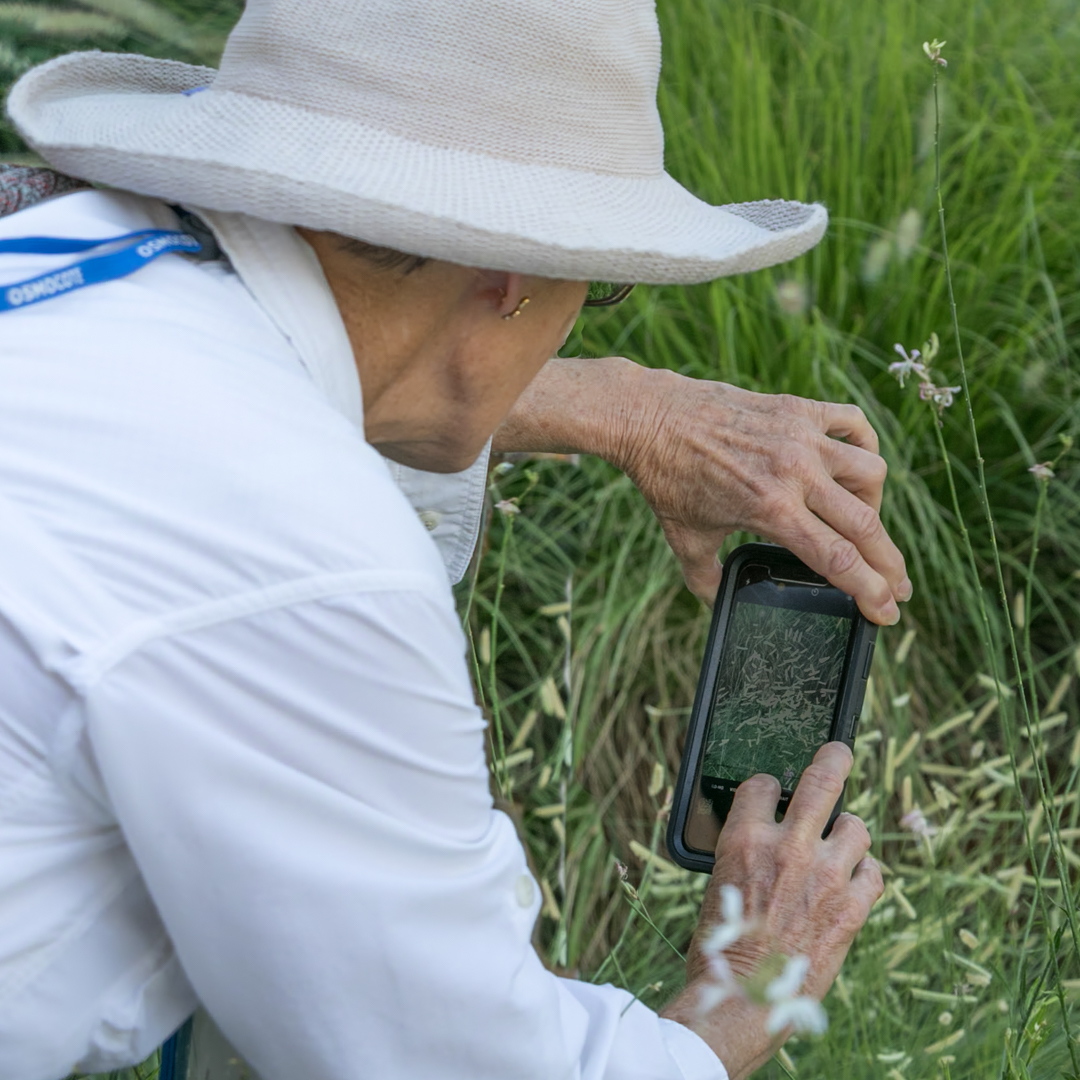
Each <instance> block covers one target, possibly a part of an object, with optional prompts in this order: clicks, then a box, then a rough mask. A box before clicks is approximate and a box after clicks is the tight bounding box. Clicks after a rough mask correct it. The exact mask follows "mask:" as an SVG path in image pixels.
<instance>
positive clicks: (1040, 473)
mask: <svg viewBox="0 0 1080 1080" xmlns="http://www.w3.org/2000/svg"><path fill="white" fill-rule="evenodd" d="M1028 472H1029V473H1031V475H1032V476H1034V477H1035V478H1036V479H1037V480H1053V479H1054V470H1053V469H1052V468H1051V467H1050V462H1049V461H1044V462H1043V463H1042V464H1041V465H1032V466H1031V468H1030V469H1028Z"/></svg>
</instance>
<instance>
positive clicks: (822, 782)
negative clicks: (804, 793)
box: [799, 761, 844, 802]
mask: <svg viewBox="0 0 1080 1080" xmlns="http://www.w3.org/2000/svg"><path fill="white" fill-rule="evenodd" d="M803 785H806V786H808V787H809V788H810V789H811V790H812V791H820V792H821V793H822V794H823V795H830V796H832V799H833V801H834V802H835V801H836V800H837V799H839V798H840V792H842V791H843V790H844V780H843V777H841V776H840V774H839V773H837V772H836V770H835V769H830V768H829V767H828V766H827V765H822V764H821V763H820V762H817V761H814V762H811V763H810V764H809V765H807V767H806V768H805V769H804V770H803V774H802V777H801V778H800V780H799V786H800V787H802V786H803Z"/></svg>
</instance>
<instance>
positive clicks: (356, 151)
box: [8, 53, 828, 284]
mask: <svg viewBox="0 0 1080 1080" xmlns="http://www.w3.org/2000/svg"><path fill="white" fill-rule="evenodd" d="M215 75H216V72H215V71H214V70H213V69H212V68H202V67H193V66H191V65H187V64H180V63H176V62H175V61H169V60H153V59H149V58H147V57H142V56H130V55H119V54H110V53H75V54H70V55H68V56H62V57H59V58H57V59H56V60H52V61H50V62H48V63H47V64H43V65H42V66H41V67H38V68H35V69H33V70H32V71H30V72H28V73H27V74H26V75H24V76H23V77H22V79H20V80H19V82H18V83H16V85H15V87H14V88H13V89H12V91H11V94H10V96H9V98H8V113H9V115H10V116H11V119H12V120H13V121H14V123H15V125H16V127H17V128H18V129H19V131H20V132H21V133H22V135H23V136H24V138H25V139H26V140H27V142H28V143H29V144H30V145H31V146H32V147H33V148H34V149H35V150H36V151H37V152H38V153H40V154H41V156H42V157H43V158H45V160H46V161H48V162H49V163H50V164H51V165H52V166H53V167H54V168H56V169H59V170H60V171H62V172H65V173H67V174H69V175H72V176H77V177H81V178H83V179H86V180H91V181H93V182H95V183H102V184H107V185H110V186H113V187H117V188H121V189H123V190H126V191H133V192H138V193H140V194H144V195H152V196H155V197H158V198H162V199H167V200H169V201H170V202H178V203H183V204H185V205H188V206H194V207H205V208H207V209H213V210H225V211H236V212H242V213H245V214H250V215H252V216H254V217H259V218H263V219H266V220H269V221H276V222H281V223H284V224H290V225H303V226H306V227H308V228H311V229H325V230H329V231H333V232H337V233H340V234H342V235H345V236H352V237H356V238H359V239H363V240H366V241H367V242H369V243H372V244H378V245H383V246H387V247H393V248H396V249H398V250H401V251H407V252H410V253H414V254H417V255H425V256H429V257H432V258H438V259H445V260H448V261H451V262H456V263H462V264H465V265H469V266H483V267H487V268H491V269H499V270H514V271H518V272H521V273H529V274H538V275H542V276H545V277H555V278H565V279H572V280H582V281H584V280H599V281H636V282H645V283H652V284H691V283H693V282H699V281H709V280H711V279H713V278H717V277H725V276H728V275H731V274H741V273H746V272H748V271H752V270H759V269H762V268H763V267H767V266H774V265H776V264H777V263H781V262H786V261H787V260H789V259H793V258H795V257H797V256H799V255H801V254H803V253H804V252H805V251H807V250H809V249H810V248H812V247H813V246H814V245H815V244H816V243H817V242H818V241H819V240H820V239H821V237H822V236H823V235H824V232H825V228H826V226H827V224H828V213H827V211H826V210H825V208H824V207H823V206H820V205H817V204H804V203H798V202H788V201H782V200H766V201H761V202H754V203H739V204H731V205H727V206H710V205H709V204H708V203H705V202H702V201H701V200H700V199H698V198H696V197H695V196H693V195H691V194H690V192H688V191H687V190H686V189H685V188H684V187H682V186H681V185H680V184H679V183H677V182H676V181H675V180H673V179H672V178H671V177H670V176H669V175H668V174H667V173H665V172H660V173H658V174H656V175H651V176H634V177H626V176H614V175H605V174H599V173H595V172H586V171H577V170H572V169H567V168H556V167H551V166H544V165H536V164H531V163H525V162H518V161H507V160H503V159H498V158H494V157H490V156H487V155H483V154H475V153H467V152H463V151H461V150H456V149H449V148H445V147H439V146H430V145H427V144H423V143H419V142H416V141H412V140H409V139H405V138H402V137H401V136H399V135H395V134H392V133H389V132H385V131H379V130H376V129H373V128H370V127H366V126H363V125H360V124H357V123H354V122H350V121H347V120H343V119H342V118H340V117H337V116H333V115H330V114H328V113H319V112H315V111H313V110H310V109H302V108H298V107H296V106H291V105H286V104H283V103H281V102H278V101H269V100H266V99H263V98H257V97H253V96H250V95H247V94H239V93H235V92H224V91H217V90H214V89H212V88H211V89H208V90H205V91H202V92H198V93H192V94H185V93H184V91H191V90H195V89H196V88H198V87H204V86H210V85H211V84H212V83H213V80H214V77H215Z"/></svg>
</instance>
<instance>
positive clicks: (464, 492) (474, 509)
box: [385, 439, 491, 585]
mask: <svg viewBox="0 0 1080 1080" xmlns="http://www.w3.org/2000/svg"><path fill="white" fill-rule="evenodd" d="M490 457H491V440H490V439H489V440H488V443H487V446H485V447H484V449H483V451H482V453H481V454H480V456H479V457H478V458H477V459H476V461H475V462H474V463H473V464H472V465H470V466H469V468H467V469H465V470H463V471H462V472H457V473H432V472H424V471H422V470H420V469H410V468H409V466H408V465H401V464H399V463H398V462H396V461H391V460H390V459H389V458H386V459H385V460H386V464H387V465H388V466H389V469H390V475H391V476H392V477H393V478H394V480H395V481H396V483H397V485H398V487H399V488H401V490H402V492H403V493H404V495H405V498H407V499H408V500H409V502H410V503H411V504H412V507H413V509H414V510H415V511H416V513H417V514H418V515H419V517H420V520H421V521H422V522H423V524H424V527H425V528H426V529H427V530H428V532H430V533H431V536H432V539H433V540H434V541H435V543H436V545H437V546H438V549H439V554H440V555H441V556H442V559H443V562H444V563H445V564H446V573H447V576H448V577H449V578H450V582H451V584H453V585H456V584H457V583H458V582H459V581H460V580H461V579H462V578H463V577H464V576H465V571H466V570H467V569H468V568H469V562H470V560H471V559H472V556H473V551H474V550H475V548H476V540H477V537H479V535H480V521H481V518H482V517H483V514H484V494H485V493H486V491H487V470H488V460H489V459H490Z"/></svg>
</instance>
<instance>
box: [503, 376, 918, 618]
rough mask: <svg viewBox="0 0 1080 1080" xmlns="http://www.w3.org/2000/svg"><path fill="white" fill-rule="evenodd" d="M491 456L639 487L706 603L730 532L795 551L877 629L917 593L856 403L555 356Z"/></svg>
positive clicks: (872, 438)
mask: <svg viewBox="0 0 1080 1080" xmlns="http://www.w3.org/2000/svg"><path fill="white" fill-rule="evenodd" d="M495 445H496V449H507V450H510V449H521V450H527V449H528V450H562V451H570V452H574V451H581V452H585V453H596V454H599V455H600V456H601V457H604V458H605V459H606V460H608V461H610V462H611V463H612V464H614V465H616V466H618V467H619V468H621V469H622V470H623V471H624V472H626V473H627V474H628V475H629V476H630V478H631V479H632V480H633V481H634V483H635V484H636V485H637V487H638V488H639V489H640V490H641V492H642V494H643V495H644V496H645V498H646V500H647V501H648V502H649V504H650V506H651V507H652V509H653V512H654V513H655V514H656V516H657V518H658V519H659V521H660V523H661V525H662V526H663V529H664V533H665V535H666V537H667V540H668V543H669V544H670V545H671V547H672V550H673V551H674V552H675V554H676V556H677V557H678V559H679V561H680V563H681V565H682V571H683V576H684V577H685V579H686V583H687V585H688V586H689V587H690V589H691V590H692V591H693V592H694V593H696V594H697V595H698V596H699V597H701V599H702V600H704V601H705V602H706V603H708V604H712V602H713V601H714V599H715V597H716V592H717V589H718V587H719V584H720V575H721V566H720V563H719V562H718V559H717V551H718V550H719V548H720V546H721V545H722V544H723V542H724V540H725V539H727V537H728V535H729V534H730V533H732V532H734V531H737V530H742V531H747V532H751V533H755V534H757V535H759V536H764V537H766V538H767V539H769V540H771V541H773V542H774V543H777V544H781V545H783V546H784V547H787V548H790V549H791V550H792V551H793V552H795V554H796V555H798V556H799V558H801V559H802V560H803V562H805V563H806V564H807V565H808V566H810V567H811V568H812V569H814V570H816V571H817V572H818V573H820V574H822V575H823V576H824V577H826V578H827V579H828V580H829V581H831V582H832V583H833V584H834V585H837V586H838V587H839V588H841V589H843V590H844V591H845V592H847V593H850V594H851V595H852V596H854V597H855V599H856V601H857V602H858V605H859V608H860V610H861V611H862V612H863V614H864V615H866V617H867V618H868V619H870V620H872V621H873V622H876V623H880V624H883V625H891V624H893V623H895V622H896V621H897V620H898V619H899V617H900V612H899V609H898V607H897V601H901V602H902V601H905V600H907V599H909V598H910V596H911V583H910V581H909V580H908V578H907V572H906V569H905V565H904V557H903V556H902V555H901V554H900V551H899V550H898V549H897V547H896V545H895V544H894V543H893V542H892V540H891V539H890V538H889V536H888V534H887V533H886V531H885V529H884V527H883V525H882V523H881V518H880V516H879V512H880V509H881V499H882V491H883V487H884V483H885V474H886V471H887V470H886V465H885V461H884V459H883V458H882V457H881V456H880V454H879V453H878V439H877V435H876V434H875V432H874V430H873V428H872V427H871V426H870V424H869V422H868V421H867V419H866V417H865V416H864V415H863V413H862V410H861V409H859V408H858V407H857V406H855V405H836V404H829V403H826V402H818V401H809V400H806V399H804V398H798V397H792V396H790V395H785V394H757V393H754V392H752V391H749V390H742V389H740V388H739V387H736V386H730V385H728V384H726V383H720V382H710V381H708V380H705V379H690V378H686V377H685V376H682V375H678V374H676V373H675V372H671V371H654V370H651V369H648V368H643V367H640V366H639V365H637V364H633V363H631V362H630V361H629V360H624V359H621V358H618V357H607V358H605V359H603V360H561V359H560V360H553V361H551V362H550V363H549V364H548V365H547V366H546V367H545V368H544V369H543V371H542V372H541V373H540V375H539V376H537V378H536V379H535V380H534V382H533V384H532V385H530V387H529V388H528V390H527V391H526V393H525V394H524V395H523V396H522V398H521V399H520V400H519V402H518V404H517V405H516V406H515V408H514V411H513V412H512V413H511V415H510V417H508V418H507V422H506V423H505V424H504V426H503V428H502V429H500V431H499V432H497V433H496V437H495Z"/></svg>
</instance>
